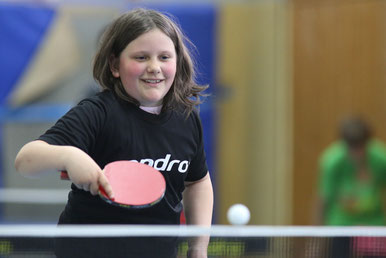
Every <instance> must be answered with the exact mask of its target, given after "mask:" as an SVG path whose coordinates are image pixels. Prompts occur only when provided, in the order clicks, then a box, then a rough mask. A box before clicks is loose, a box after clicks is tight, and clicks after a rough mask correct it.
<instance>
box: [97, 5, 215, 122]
mask: <svg viewBox="0 0 386 258" xmlns="http://www.w3.org/2000/svg"><path fill="white" fill-rule="evenodd" d="M155 28H157V29H159V30H161V31H162V32H163V33H165V35H167V36H168V37H169V38H170V39H171V40H172V41H173V43H174V46H175V50H176V54H177V71H176V75H175V78H174V82H173V84H172V86H171V88H170V90H169V92H168V93H167V94H166V95H165V97H164V99H163V107H162V109H163V110H165V109H180V108H182V109H183V110H184V112H185V113H186V114H187V115H189V114H190V112H192V110H193V109H194V107H195V106H196V105H198V104H200V103H201V100H200V97H201V96H204V94H203V93H202V91H203V90H205V89H206V88H207V87H208V86H207V85H205V86H202V85H198V84H196V83H195V70H194V63H193V59H192V57H191V54H190V52H189V50H188V48H187V47H186V45H185V44H190V45H191V46H193V44H192V43H191V42H190V41H189V40H188V39H187V38H186V37H185V36H184V34H183V33H182V31H181V29H180V28H179V26H178V25H177V23H176V22H174V21H173V20H172V18H171V15H170V14H168V15H166V14H163V13H160V12H158V11H155V10H148V9H143V8H138V9H133V10H131V11H129V12H126V13H124V14H123V15H121V16H120V17H118V18H117V19H116V20H114V21H113V22H112V23H111V24H110V25H109V26H108V27H107V29H106V31H105V32H104V33H103V35H102V38H101V42H100V45H99V49H98V51H97V53H96V56H95V59H94V68H93V75H94V79H95V80H96V81H97V82H98V83H99V84H100V85H101V87H102V90H113V91H114V92H115V93H116V94H117V95H118V96H119V97H120V98H122V99H124V100H126V101H129V102H132V103H134V104H136V105H139V102H138V101H137V100H136V99H134V98H133V97H131V96H129V95H128V94H127V93H126V91H125V89H124V87H123V85H122V83H121V81H120V79H119V78H115V77H114V76H113V75H112V73H111V69H110V62H109V60H110V58H111V57H112V56H113V57H119V56H120V54H121V52H122V51H123V50H124V49H125V48H126V46H127V45H128V44H129V43H130V42H131V41H133V40H135V39H136V38H137V37H139V36H141V35H142V34H144V33H146V32H149V31H151V30H153V29H155Z"/></svg>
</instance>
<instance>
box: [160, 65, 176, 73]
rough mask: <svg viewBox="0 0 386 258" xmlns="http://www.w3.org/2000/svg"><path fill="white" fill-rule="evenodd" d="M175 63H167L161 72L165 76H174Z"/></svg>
mask: <svg viewBox="0 0 386 258" xmlns="http://www.w3.org/2000/svg"><path fill="white" fill-rule="evenodd" d="M176 70H177V67H176V63H168V64H166V65H165V66H164V69H163V72H164V73H165V75H166V74H167V75H168V76H174V75H175V74H176Z"/></svg>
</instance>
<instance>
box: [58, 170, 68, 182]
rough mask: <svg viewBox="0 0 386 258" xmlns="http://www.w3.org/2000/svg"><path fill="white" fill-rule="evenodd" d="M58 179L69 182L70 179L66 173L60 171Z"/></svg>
mask: <svg viewBox="0 0 386 258" xmlns="http://www.w3.org/2000/svg"><path fill="white" fill-rule="evenodd" d="M60 179H62V180H70V177H69V176H68V173H67V171H64V170H62V171H60Z"/></svg>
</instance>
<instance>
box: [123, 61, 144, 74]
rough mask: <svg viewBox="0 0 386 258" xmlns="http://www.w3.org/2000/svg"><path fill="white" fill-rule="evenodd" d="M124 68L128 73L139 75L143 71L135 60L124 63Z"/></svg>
mask: <svg viewBox="0 0 386 258" xmlns="http://www.w3.org/2000/svg"><path fill="white" fill-rule="evenodd" d="M125 70H126V72H127V73H128V74H129V75H132V76H139V75H141V74H142V73H143V71H144V69H143V67H142V65H141V64H139V63H137V62H129V63H126V65H125Z"/></svg>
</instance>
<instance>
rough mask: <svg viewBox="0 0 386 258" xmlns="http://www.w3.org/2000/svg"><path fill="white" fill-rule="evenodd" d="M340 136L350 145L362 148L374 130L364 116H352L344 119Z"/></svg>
mask: <svg viewBox="0 0 386 258" xmlns="http://www.w3.org/2000/svg"><path fill="white" fill-rule="evenodd" d="M340 136H341V138H342V139H343V141H344V142H345V143H346V144H347V145H348V146H349V147H351V148H357V147H358V148H360V147H363V146H364V145H366V143H367V141H368V140H369V139H370V138H371V136H372V130H371V128H370V126H369V124H368V123H367V122H366V121H364V120H363V119H362V118H360V117H350V118H346V119H344V120H343V121H342V123H341V126H340Z"/></svg>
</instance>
